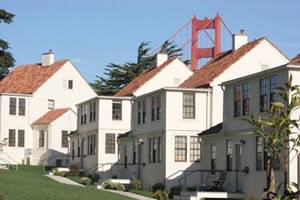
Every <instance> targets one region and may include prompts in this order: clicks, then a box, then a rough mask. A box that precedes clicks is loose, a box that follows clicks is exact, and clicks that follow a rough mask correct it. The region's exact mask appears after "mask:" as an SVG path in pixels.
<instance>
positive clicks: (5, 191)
mask: <svg viewBox="0 0 300 200" xmlns="http://www.w3.org/2000/svg"><path fill="white" fill-rule="evenodd" d="M0 194H1V195H2V196H4V200H107V199H109V200H131V199H130V198H127V197H123V196H119V195H116V194H112V193H109V192H105V191H99V190H96V189H94V188H92V187H78V186H69V185H65V184H61V183H57V182H55V181H53V180H51V179H50V178H48V177H45V176H44V175H43V173H42V170H41V168H40V167H27V166H19V170H18V171H14V170H11V171H7V170H0ZM0 199H1V197H0Z"/></svg>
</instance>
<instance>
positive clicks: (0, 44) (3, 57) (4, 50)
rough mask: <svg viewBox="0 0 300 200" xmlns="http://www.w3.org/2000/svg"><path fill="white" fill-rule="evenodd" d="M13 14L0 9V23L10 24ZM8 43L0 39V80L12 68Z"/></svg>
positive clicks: (12, 60)
mask: <svg viewBox="0 0 300 200" xmlns="http://www.w3.org/2000/svg"><path fill="white" fill-rule="evenodd" d="M14 16H15V15H14V14H12V13H9V12H7V11H5V10H4V9H0V23H6V24H10V23H12V22H13V18H14ZM9 48H10V47H9V43H8V42H7V41H5V40H3V39H0V80H1V79H3V78H4V77H5V75H6V74H8V72H9V69H10V68H11V67H13V66H14V63H15V59H14V58H13V56H12V54H11V52H9Z"/></svg>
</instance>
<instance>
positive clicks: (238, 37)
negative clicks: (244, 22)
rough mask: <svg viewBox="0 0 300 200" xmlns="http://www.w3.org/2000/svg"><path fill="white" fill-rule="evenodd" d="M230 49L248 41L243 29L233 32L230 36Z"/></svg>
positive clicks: (234, 48)
mask: <svg viewBox="0 0 300 200" xmlns="http://www.w3.org/2000/svg"><path fill="white" fill-rule="evenodd" d="M232 37H233V38H232V50H233V51H235V50H237V49H238V48H240V47H241V46H243V45H244V44H247V43H248V36H247V35H246V34H245V30H241V31H240V33H235V34H233V36H232Z"/></svg>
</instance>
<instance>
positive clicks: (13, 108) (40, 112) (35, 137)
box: [0, 51, 96, 165]
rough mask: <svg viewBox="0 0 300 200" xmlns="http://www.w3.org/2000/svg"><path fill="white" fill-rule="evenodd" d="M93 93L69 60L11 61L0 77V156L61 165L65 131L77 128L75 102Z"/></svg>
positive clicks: (11, 160)
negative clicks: (18, 63) (11, 66)
mask: <svg viewBox="0 0 300 200" xmlns="http://www.w3.org/2000/svg"><path fill="white" fill-rule="evenodd" d="M94 96H96V94H95V92H94V91H93V90H92V89H91V87H90V86H89V84H88V82H87V81H86V80H85V79H84V78H83V76H82V75H81V74H80V72H79V71H78V70H77V69H76V67H75V66H74V65H73V64H72V62H71V61H69V60H59V61H55V60H54V53H53V52H51V51H49V52H48V53H45V54H43V55H42V62H41V63H37V64H28V65H21V66H17V67H15V68H14V69H13V70H12V71H11V72H10V73H9V74H8V75H7V76H6V77H5V78H4V79H3V80H1V82H0V140H3V139H7V145H6V146H5V147H4V151H3V153H2V154H1V155H0V157H1V159H0V160H1V162H9V163H14V164H15V163H24V164H33V165H36V164H44V165H66V164H67V162H68V157H67V153H68V136H67V135H68V134H69V133H70V132H71V131H74V130H76V128H77V114H76V104H77V103H79V102H82V101H84V100H86V99H90V98H92V97H94Z"/></svg>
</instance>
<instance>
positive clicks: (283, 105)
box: [248, 76, 300, 199]
mask: <svg viewBox="0 0 300 200" xmlns="http://www.w3.org/2000/svg"><path fill="white" fill-rule="evenodd" d="M277 94H278V96H279V98H278V101H277V102H274V103H272V104H271V107H270V109H269V110H268V111H267V113H266V115H264V116H258V117H255V116H252V117H251V119H250V120H248V122H249V123H250V124H251V125H252V126H253V127H254V131H253V134H254V135H255V136H259V137H262V138H263V140H264V147H265V151H266V152H267V172H266V178H267V189H268V190H267V193H266V198H267V199H274V198H275V197H276V198H278V197H280V198H281V199H289V197H291V196H293V195H294V192H291V189H290V188H291V187H292V186H291V184H290V183H289V182H288V168H289V155H290V153H291V152H292V151H296V152H297V153H298V151H297V147H299V145H300V137H299V118H298V117H295V115H296V114H295V112H299V107H300V87H299V86H293V85H292V76H291V77H290V78H289V80H288V82H287V83H285V85H284V87H278V88H277ZM276 160H277V161H278V164H279V165H280V171H281V172H282V173H283V175H284V181H283V182H278V180H276V179H275V177H274V176H275V166H274V164H275V163H276V162H274V161H276ZM279 186H280V187H279ZM292 198H293V197H292Z"/></svg>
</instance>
